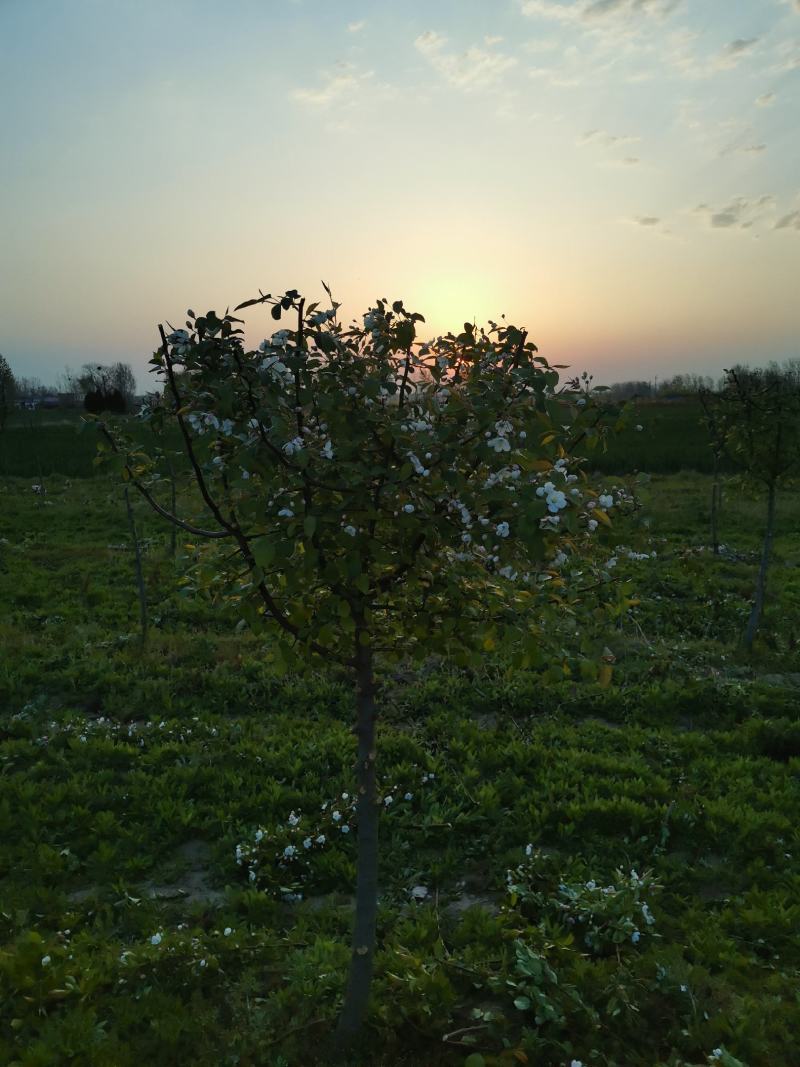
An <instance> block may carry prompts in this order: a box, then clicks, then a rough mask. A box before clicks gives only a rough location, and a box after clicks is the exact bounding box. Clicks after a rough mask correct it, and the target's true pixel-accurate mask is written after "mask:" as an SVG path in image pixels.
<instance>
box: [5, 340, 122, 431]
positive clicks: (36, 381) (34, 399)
mask: <svg viewBox="0 0 800 1067" xmlns="http://www.w3.org/2000/svg"><path fill="white" fill-rule="evenodd" d="M135 394H136V379H135V378H134V376H133V371H132V370H131V368H130V366H129V364H127V363H112V364H110V365H104V364H100V363H84V364H83V366H82V367H81V368H80V370H78V371H73V370H71V369H70V368H69V367H67V368H65V370H64V372H63V374H61V375H60V376H59V378H58V380H57V381H56V383H55V384H54V385H45V384H44V383H43V382H42V380H41V379H40V378H36V377H24V376H19V377H17V376H15V375H14V373H13V371H12V370H11V367H10V365H9V362H8V360H7V359H6V358H5V357H4V356H2V355H0V430H2V429H3V428H4V426H5V424H6V422H7V420H8V416H9V414H10V412H11V411H12V410H13V408H14V407H15V406H17V407H39V406H49V407H57V406H75V407H79V406H82V407H83V408H84V409H85V410H86V411H88V412H91V413H92V414H99V413H100V412H102V411H108V412H113V413H118V414H125V413H126V412H128V411H130V410H131V409H132V408H133V404H134V399H135Z"/></svg>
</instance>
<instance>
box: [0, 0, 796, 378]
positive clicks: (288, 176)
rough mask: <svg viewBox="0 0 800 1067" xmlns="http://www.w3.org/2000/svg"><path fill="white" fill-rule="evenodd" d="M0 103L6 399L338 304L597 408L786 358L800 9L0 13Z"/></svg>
mask: <svg viewBox="0 0 800 1067" xmlns="http://www.w3.org/2000/svg"><path fill="white" fill-rule="evenodd" d="M0 99H1V100H2V101H3V106H2V108H0V152H1V153H2V171H1V172H2V196H1V197H0V352H2V353H3V354H4V355H5V356H6V358H7V359H8V361H9V363H10V364H11V366H12V369H13V370H14V371H15V373H16V374H17V375H26V376H31V375H34V376H37V377H39V378H41V379H42V380H43V381H45V382H46V383H51V382H53V381H55V379H56V377H57V375H58V374H59V373H60V372H61V371H63V369H64V367H65V366H70V367H78V366H79V365H80V364H82V363H84V362H99V363H109V362H115V361H117V360H122V361H125V362H128V363H130V364H131V366H132V367H133V369H134V372H135V374H136V376H137V379H138V383H139V388H140V389H141V390H142V391H144V390H145V389H146V388H147V387H148V384H149V381H148V372H147V362H148V359H149V358H150V356H151V354H152V352H153V350H154V348H155V347H156V345H157V343H158V335H157V325H158V323H159V322H166V321H168V322H171V323H172V324H173V325H182V322H183V319H184V317H185V312H186V309H187V308H192V309H194V310H195V311H196V312H197V313H198V314H199V313H201V312H204V311H207V310H209V309H210V308H213V309H215V310H216V311H218V312H220V313H221V312H222V311H224V310H225V308H226V307H227V306H230V307H231V308H232V307H234V306H235V305H236V304H237V303H239V302H241V301H242V300H244V299H247V298H249V297H252V296H255V295H257V292H258V290H259V289H262V290H264V291H270V292H283V291H284V290H286V289H289V288H296V289H298V290H300V291H301V292H302V293H303V294H305V295H307V296H308V298H309V299H317V298H318V297H323V298H324V293H323V290H322V286H321V284H320V282H321V280H324V281H325V282H327V283H328V284H329V285H330V286H331V287H332V289H333V291H334V295H335V297H336V299H337V300H340V301H341V302H342V304H343V312H344V314H345V316H346V317H347V318H350V317H352V316H357V315H359V314H362V313H363V312H364V311H365V310H366V308H367V307H368V306H369V305H370V304H371V303H374V301H375V299H376V298H378V297H383V296H385V297H388V298H389V299H390V300H394V299H398V298H399V299H403V300H404V301H405V304H406V307H408V308H409V309H412V310H416V311H419V312H421V313H422V314H423V315H424V316H425V317H426V320H427V327H426V328H427V329H428V331H429V332H430V333H431V334H435V333H440V332H445V331H447V330H448V329H460V328H461V325H462V323H463V322H464V321H465V320H470V321H475V322H478V323H486V322H487V321H488V320H489V319H494V320H497V319H499V317H500V316H501V315H503V314H505V315H506V317H507V319H508V320H509V321H511V322H514V323H515V324H516V325H520V326H524V327H526V328H527V329H528V330H529V335H530V337H531V339H533V340H534V341H536V343H537V344H538V346H539V349H540V352H541V354H542V355H543V356H545V358H547V359H548V360H550V361H551V362H552V363H556V364H565V365H569V367H570V368H571V370H573V371H578V372H579V371H582V370H584V369H587V370H589V371H590V372H591V373H593V374H594V375H595V381H596V382H611V381H619V380H624V379H630V378H637V379H639V378H642V379H652V378H654V377H655V376H658V377H660V378H662V379H663V378H665V377H669V376H671V375H672V374H675V373H686V372H696V373H709V374H714V375H716V374H718V373H720V372H721V371H722V369H723V368H724V367H727V366H730V365H731V364H732V363H735V362H749V363H753V364H760V363H764V362H766V361H768V360H771V359H778V360H781V359H785V358H789V357H793V356H798V355H800V345H799V344H798V337H800V0H425V2H422V0H402V2H399V0H398V2H395V0H372V2H368V0H226V2H225V3H222V2H220V0H0ZM270 332H271V328H270V320H268V317H267V316H266V315H265V314H264V313H263V311H262V310H261V309H258V310H257V312H256V313H252V314H250V315H249V317H248V320H247V337H248V340H249V341H251V342H252V343H253V344H257V343H258V342H259V341H260V340H261V338H262V337H263V336H264V335H266V334H269V333H270Z"/></svg>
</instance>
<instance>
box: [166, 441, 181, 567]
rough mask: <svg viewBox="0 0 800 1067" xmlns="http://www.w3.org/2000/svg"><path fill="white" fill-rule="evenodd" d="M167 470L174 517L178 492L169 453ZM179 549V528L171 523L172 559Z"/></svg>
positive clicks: (170, 546)
mask: <svg viewBox="0 0 800 1067" xmlns="http://www.w3.org/2000/svg"><path fill="white" fill-rule="evenodd" d="M167 469H168V470H169V485H170V497H169V500H170V511H171V512H172V514H173V515H177V513H178V512H177V503H178V501H177V497H178V494H177V491H176V489H175V468H174V467H173V466H172V460H171V459H170V458H169V453H167ZM177 547H178V528H177V527H176V525H175V523H174V522H172V523H170V527H169V554H170V558H171V559H175V552H176V549H177Z"/></svg>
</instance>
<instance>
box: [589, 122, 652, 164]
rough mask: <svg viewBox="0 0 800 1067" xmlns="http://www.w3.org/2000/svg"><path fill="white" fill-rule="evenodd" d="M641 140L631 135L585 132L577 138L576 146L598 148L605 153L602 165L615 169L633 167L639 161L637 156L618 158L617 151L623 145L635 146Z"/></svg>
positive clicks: (594, 131) (605, 131) (603, 131)
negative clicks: (608, 165) (605, 164)
mask: <svg viewBox="0 0 800 1067" xmlns="http://www.w3.org/2000/svg"><path fill="white" fill-rule="evenodd" d="M640 139H641V138H639V137H634V136H632V135H631V134H615V133H609V132H608V130H587V131H586V133H584V134H583V136H582V137H579V138H578V144H579V145H580V146H582V147H587V148H599V149H601V150H602V151H603V152H604V153H606V158H605V159H604V163H607V164H610V165H612V166H616V167H635V166H637V165H638V164H639V163H640V162H641V160H640V159H639V157H638V156H631V155H627V156H620V155H617V150H618V149H620V148H623V147H624V146H625V145H631V144H636V143H638V141H639V140H640Z"/></svg>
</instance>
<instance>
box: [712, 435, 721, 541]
mask: <svg viewBox="0 0 800 1067" xmlns="http://www.w3.org/2000/svg"><path fill="white" fill-rule="evenodd" d="M720 498H721V492H720V484H719V456H717V455H715V456H714V482H713V485H712V486H711V545H712V548H713V550H714V555H715V556H718V555H719V508H720Z"/></svg>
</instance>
